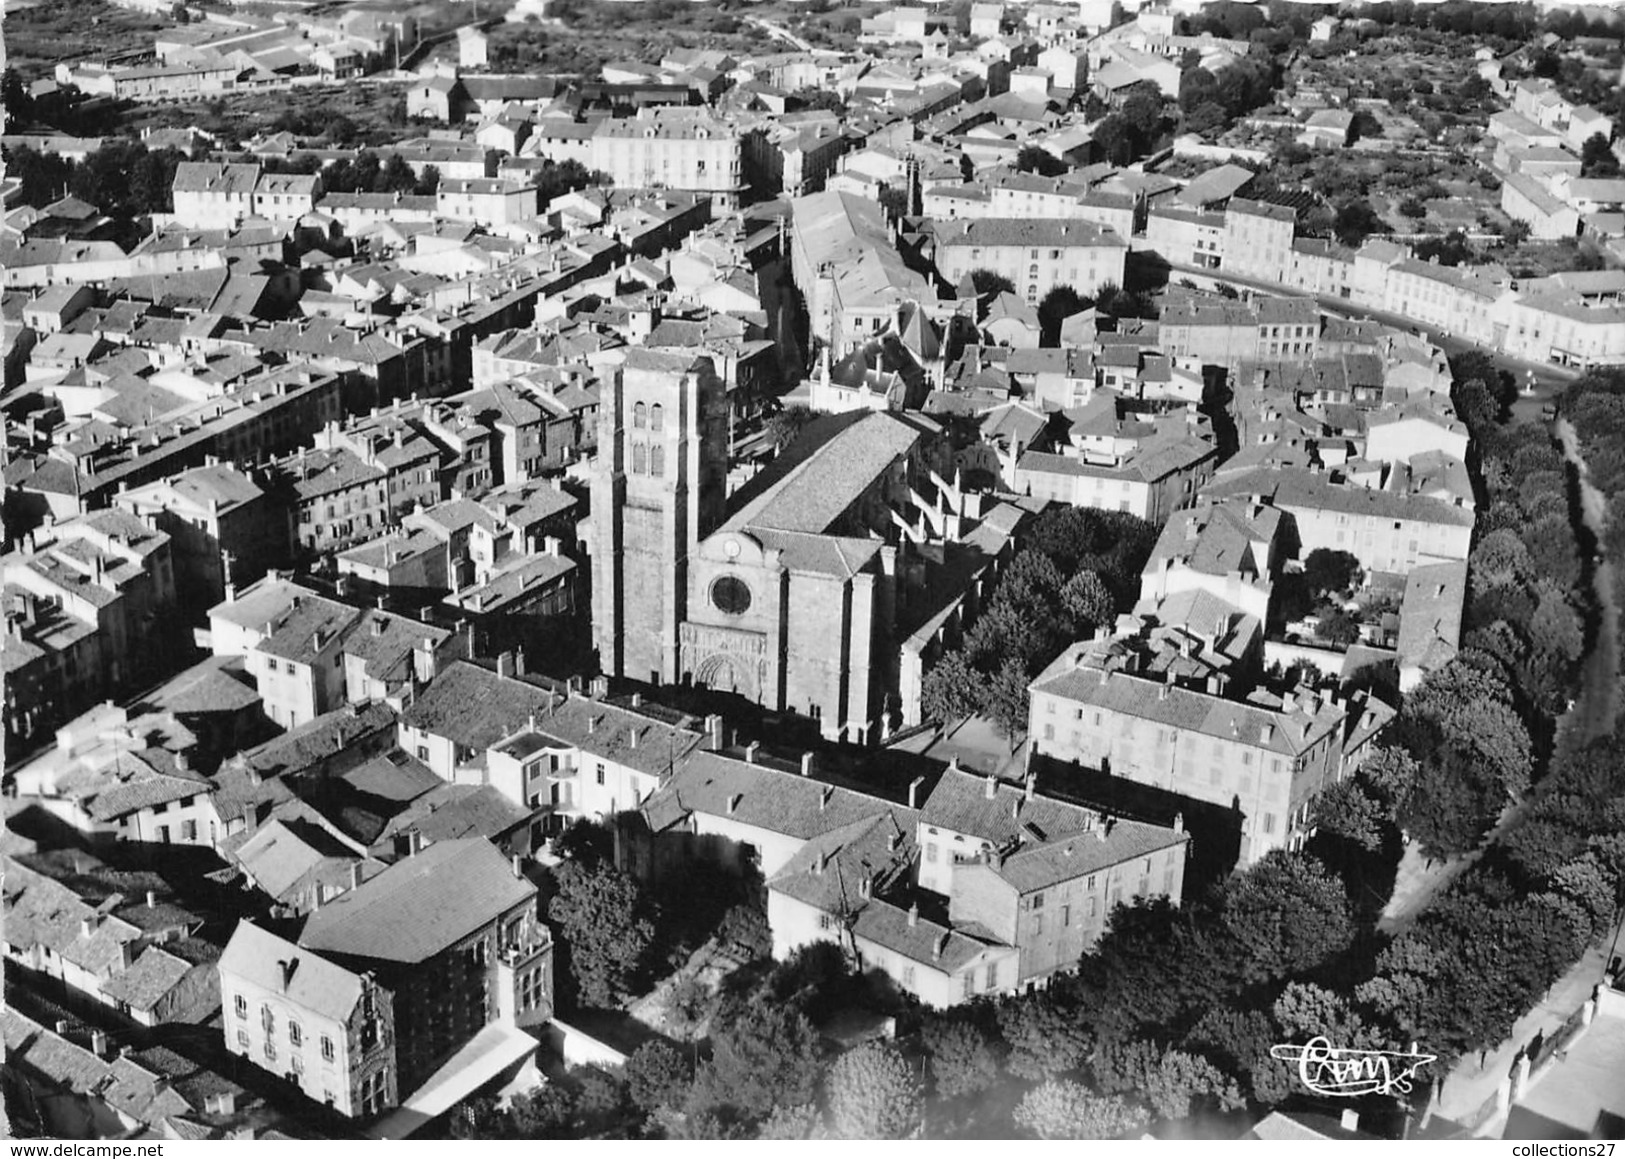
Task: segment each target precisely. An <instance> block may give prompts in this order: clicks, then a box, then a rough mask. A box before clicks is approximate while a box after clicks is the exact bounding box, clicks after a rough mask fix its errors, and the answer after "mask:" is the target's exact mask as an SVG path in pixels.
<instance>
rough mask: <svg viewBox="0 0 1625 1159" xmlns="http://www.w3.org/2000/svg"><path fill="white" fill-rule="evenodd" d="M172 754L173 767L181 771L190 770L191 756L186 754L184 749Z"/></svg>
mask: <svg viewBox="0 0 1625 1159" xmlns="http://www.w3.org/2000/svg"><path fill="white" fill-rule="evenodd" d="M172 755H173V756H174V758H175V767H176V768H177V769H179V770H180V771H181V772H183V773H185V772H189V771H191V768H192V758H191V757H189V756H187V755H186V750H185V749H181V750H180V751H179V752H177V753H174V754H172Z"/></svg>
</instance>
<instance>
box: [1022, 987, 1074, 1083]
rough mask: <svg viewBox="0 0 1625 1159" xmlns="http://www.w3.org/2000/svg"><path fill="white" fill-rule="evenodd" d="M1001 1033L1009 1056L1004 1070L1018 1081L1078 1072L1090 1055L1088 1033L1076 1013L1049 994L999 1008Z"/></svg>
mask: <svg viewBox="0 0 1625 1159" xmlns="http://www.w3.org/2000/svg"><path fill="white" fill-rule="evenodd" d="M999 1033H1000V1034H1001V1035H1002V1036H1003V1037H1004V1041H1005V1043H1006V1045H1008V1046H1009V1048H1010V1054H1009V1056H1008V1057H1007V1058H1006V1059H1005V1063H1004V1066H1005V1069H1006V1070H1007V1071H1009V1072H1010V1073H1011V1074H1013V1075H1015V1076H1016V1077H1017V1078H1022V1079H1046V1078H1050V1077H1051V1076H1053V1075H1057V1074H1061V1073H1062V1072H1064V1071H1069V1070H1076V1069H1077V1068H1078V1067H1079V1066H1081V1065H1082V1064H1083V1061H1084V1059H1085V1058H1087V1057H1088V1055H1089V1044H1090V1040H1089V1031H1088V1030H1087V1029H1086V1028H1085V1027H1084V1025H1083V1023H1082V1021H1081V1020H1080V1019H1079V1017H1078V1014H1077V1012H1076V1011H1072V1010H1066V1009H1063V1008H1062V1007H1061V1006H1060V1004H1059V1003H1058V1002H1057V1001H1056V1000H1055V999H1054V998H1052V997H1051V996H1049V995H1048V994H1043V993H1039V994H1028V995H1023V996H1022V997H1020V998H1017V999H1015V1000H1013V1001H1010V1002H1007V1003H1005V1004H1004V1005H1002V1006H1000V1007H999Z"/></svg>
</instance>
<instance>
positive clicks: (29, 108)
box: [0, 65, 34, 125]
mask: <svg viewBox="0 0 1625 1159" xmlns="http://www.w3.org/2000/svg"><path fill="white" fill-rule="evenodd" d="M0 106H4V108H5V110H6V122H7V124H8V125H26V124H27V123H28V122H29V121H30V120H31V119H32V118H33V115H34V98H33V96H32V95H31V94H30V93H29V91H28V84H27V82H25V81H24V80H23V78H22V74H21V73H19V72H18V71H17V70H16V69H14V68H12V67H11V66H10V65H7V66H6V69H5V71H4V72H0Z"/></svg>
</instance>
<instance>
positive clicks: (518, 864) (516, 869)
mask: <svg viewBox="0 0 1625 1159" xmlns="http://www.w3.org/2000/svg"><path fill="white" fill-rule="evenodd" d="M513 875H514V876H515V877H517V878H518V879H519V880H520V881H524V880H525V859H524V858H523V857H521V856H520V855H519V854H517V853H515V854H514V855H513Z"/></svg>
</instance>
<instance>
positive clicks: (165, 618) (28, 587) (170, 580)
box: [0, 510, 176, 738]
mask: <svg viewBox="0 0 1625 1159" xmlns="http://www.w3.org/2000/svg"><path fill="white" fill-rule="evenodd" d="M0 572H3V574H4V577H5V615H6V642H5V718H6V728H7V732H8V735H10V736H11V737H13V738H21V737H27V736H31V735H33V734H34V733H36V732H38V731H40V730H43V729H49V728H52V727H54V726H55V725H56V724H58V723H60V722H61V721H63V720H66V719H68V718H69V717H71V716H73V715H74V714H76V713H78V712H80V711H82V710H83V709H84V708H86V707H88V706H89V705H90V704H93V703H95V702H96V701H98V700H100V699H101V698H102V697H103V696H104V695H106V694H107V693H109V692H112V691H115V690H122V689H123V688H125V687H127V686H133V685H137V684H140V683H142V682H150V681H151V680H152V679H153V678H154V677H155V676H157V675H158V674H159V672H160V670H161V667H162V665H163V663H164V661H165V659H166V658H167V657H168V656H170V655H171V654H172V652H173V649H172V647H171V643H172V641H171V640H170V639H168V638H166V633H167V632H168V631H169V630H170V626H171V624H172V623H173V621H172V617H173V616H174V615H175V609H176V589H175V582H176V581H175V562H174V553H173V547H172V543H171V540H170V537H169V536H168V535H167V534H166V533H164V532H162V531H159V530H156V529H155V528H153V527H152V526H149V524H148V523H147V522H146V521H145V520H143V519H139V518H137V517H136V516H134V515H131V514H129V513H128V512H126V511H118V510H103V511H92V512H90V513H89V514H86V515H81V516H78V517H76V518H74V519H71V520H69V521H67V522H64V523H56V522H55V521H54V520H48V522H47V523H46V525H45V526H43V527H41V528H38V529H36V530H35V531H34V532H33V533H32V535H31V537H30V540H29V543H28V544H27V545H24V546H22V547H19V548H18V549H17V550H15V551H12V552H10V553H8V554H7V555H5V556H4V557H0Z"/></svg>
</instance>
